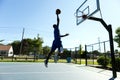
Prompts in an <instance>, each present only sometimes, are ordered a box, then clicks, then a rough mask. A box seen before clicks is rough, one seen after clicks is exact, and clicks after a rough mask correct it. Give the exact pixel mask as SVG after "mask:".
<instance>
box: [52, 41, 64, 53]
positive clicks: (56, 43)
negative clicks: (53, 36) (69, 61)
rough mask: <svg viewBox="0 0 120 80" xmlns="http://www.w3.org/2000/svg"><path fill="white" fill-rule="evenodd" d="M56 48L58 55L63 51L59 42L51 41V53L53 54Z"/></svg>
mask: <svg viewBox="0 0 120 80" xmlns="http://www.w3.org/2000/svg"><path fill="white" fill-rule="evenodd" d="M57 48H58V51H59V53H61V52H62V51H63V46H62V42H61V41H55V40H54V41H53V44H52V48H51V51H52V52H54V51H55V50H56V49H57Z"/></svg>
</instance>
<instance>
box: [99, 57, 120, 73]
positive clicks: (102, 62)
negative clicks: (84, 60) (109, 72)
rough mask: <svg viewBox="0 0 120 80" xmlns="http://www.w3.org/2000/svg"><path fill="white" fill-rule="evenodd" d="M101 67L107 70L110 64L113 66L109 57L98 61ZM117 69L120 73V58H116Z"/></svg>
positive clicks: (100, 58)
mask: <svg viewBox="0 0 120 80" xmlns="http://www.w3.org/2000/svg"><path fill="white" fill-rule="evenodd" d="M97 62H98V64H99V65H102V67H104V68H106V67H107V66H108V65H109V64H111V59H110V58H108V57H104V56H101V57H99V58H98V59H97ZM115 68H116V70H117V71H120V58H115Z"/></svg>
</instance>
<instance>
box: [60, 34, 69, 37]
mask: <svg viewBox="0 0 120 80" xmlns="http://www.w3.org/2000/svg"><path fill="white" fill-rule="evenodd" d="M68 35H69V34H65V35H60V37H66V36H68Z"/></svg>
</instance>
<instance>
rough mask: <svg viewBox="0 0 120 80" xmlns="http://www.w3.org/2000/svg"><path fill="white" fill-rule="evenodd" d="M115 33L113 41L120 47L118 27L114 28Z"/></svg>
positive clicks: (119, 30) (119, 28) (119, 29)
mask: <svg viewBox="0 0 120 80" xmlns="http://www.w3.org/2000/svg"><path fill="white" fill-rule="evenodd" d="M115 33H116V35H115V37H114V41H115V42H116V43H118V47H120V27H118V28H117V29H116V31H115Z"/></svg>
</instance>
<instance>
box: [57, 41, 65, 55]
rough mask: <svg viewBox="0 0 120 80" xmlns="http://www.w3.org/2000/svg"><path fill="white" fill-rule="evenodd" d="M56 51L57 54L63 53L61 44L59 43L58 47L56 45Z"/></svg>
mask: <svg viewBox="0 0 120 80" xmlns="http://www.w3.org/2000/svg"><path fill="white" fill-rule="evenodd" d="M58 51H59V53H63V51H64V50H63V46H62V42H60V43H59V45H58Z"/></svg>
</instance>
